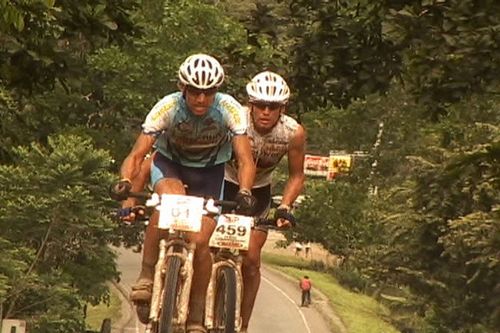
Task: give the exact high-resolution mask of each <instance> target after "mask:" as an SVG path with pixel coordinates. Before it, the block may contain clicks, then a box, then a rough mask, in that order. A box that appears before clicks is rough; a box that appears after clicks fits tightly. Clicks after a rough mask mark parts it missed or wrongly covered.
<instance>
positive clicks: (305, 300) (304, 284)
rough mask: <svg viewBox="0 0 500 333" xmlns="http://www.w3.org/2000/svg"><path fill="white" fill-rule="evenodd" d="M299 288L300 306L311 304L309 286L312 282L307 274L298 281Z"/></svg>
mask: <svg viewBox="0 0 500 333" xmlns="http://www.w3.org/2000/svg"><path fill="white" fill-rule="evenodd" d="M299 286H300V290H302V304H301V306H308V305H309V304H311V287H312V283H311V280H309V276H307V275H305V276H304V277H303V278H302V279H301V280H300V283H299Z"/></svg>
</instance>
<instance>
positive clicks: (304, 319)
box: [262, 276, 311, 333]
mask: <svg viewBox="0 0 500 333" xmlns="http://www.w3.org/2000/svg"><path fill="white" fill-rule="evenodd" d="M262 279H263V280H264V281H266V282H267V283H269V285H270V286H271V287H273V288H274V289H276V290H277V291H279V292H280V293H282V294H283V295H284V296H285V297H286V298H287V299H288V300H289V301H290V303H292V304H293V305H295V308H296V309H297V312H298V313H300V316H301V317H302V321H303V322H304V326H305V327H306V329H307V333H311V329H310V328H309V325H308V324H307V320H306V317H305V316H304V313H303V312H302V310H301V309H300V308H299V306H298V305H297V303H295V301H294V300H293V299H292V298H291V297H290V296H288V295H287V294H286V293H285V292H284V291H283V290H282V289H281V288H280V287H278V286H277V285H275V284H274V283H272V282H271V281H269V279H267V278H265V277H264V276H262Z"/></svg>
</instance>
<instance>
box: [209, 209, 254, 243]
mask: <svg viewBox="0 0 500 333" xmlns="http://www.w3.org/2000/svg"><path fill="white" fill-rule="evenodd" d="M252 225H253V217H250V216H241V215H235V214H225V215H220V216H219V218H218V221H217V227H216V228H215V231H214V232H213V234H212V237H211V238H210V244H209V245H210V246H212V247H219V248H226V249H234V250H248V245H249V243H250V232H251V231H252Z"/></svg>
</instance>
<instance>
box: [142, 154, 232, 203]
mask: <svg viewBox="0 0 500 333" xmlns="http://www.w3.org/2000/svg"><path fill="white" fill-rule="evenodd" d="M164 178H174V179H179V180H180V181H181V182H182V183H183V184H184V185H186V186H187V189H186V193H187V194H188V195H193V196H199V197H212V198H214V199H220V198H221V197H222V185H223V182H224V164H218V165H214V166H209V167H204V168H194V167H188V166H184V165H181V164H178V163H176V162H173V161H171V160H169V159H168V158H166V157H165V156H163V155H162V154H160V153H159V152H157V153H156V154H155V155H154V158H153V163H151V184H153V188H154V185H155V184H156V183H157V182H158V181H159V180H161V179H164Z"/></svg>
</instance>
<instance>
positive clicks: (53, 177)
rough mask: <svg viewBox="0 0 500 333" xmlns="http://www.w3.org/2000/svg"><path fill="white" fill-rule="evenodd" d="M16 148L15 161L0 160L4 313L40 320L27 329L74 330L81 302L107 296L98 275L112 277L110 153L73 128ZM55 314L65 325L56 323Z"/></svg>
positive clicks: (93, 300)
mask: <svg viewBox="0 0 500 333" xmlns="http://www.w3.org/2000/svg"><path fill="white" fill-rule="evenodd" d="M16 154H17V155H16V162H17V163H16V165H3V166H0V183H1V184H2V191H1V192H0V200H1V201H2V203H3V204H2V206H1V208H0V215H1V217H0V224H1V225H2V229H1V231H0V237H1V239H2V247H3V248H5V250H6V251H5V253H6V254H10V257H9V256H7V259H8V260H7V261H6V262H5V264H4V263H3V261H2V265H1V267H2V270H1V271H0V276H1V277H2V280H3V281H5V284H3V283H2V287H1V288H0V290H3V296H2V300H3V305H4V311H5V313H4V315H5V316H6V317H7V318H8V317H11V316H16V317H24V316H26V317H27V318H28V319H30V320H33V321H34V323H33V325H35V326H36V327H40V328H39V330H34V332H45V331H47V332H48V331H51V329H52V328H53V330H52V332H77V331H78V330H76V328H75V327H76V326H74V325H77V326H78V325H80V324H81V323H82V320H83V311H82V310H81V306H82V305H83V303H84V302H92V303H98V302H99V301H100V300H102V299H103V298H105V297H107V292H108V291H107V287H106V285H105V283H106V281H108V280H110V279H113V278H116V277H117V276H118V275H117V272H116V269H115V266H114V254H113V253H112V252H111V250H110V249H109V248H108V246H107V244H108V243H109V241H110V240H111V239H112V237H113V236H112V234H113V231H114V228H115V227H114V225H113V223H112V221H111V220H110V219H109V218H108V217H107V215H108V211H109V210H110V208H111V207H112V203H111V202H110V200H109V199H107V184H109V183H110V181H111V179H112V177H111V174H110V173H109V172H108V168H109V164H110V160H111V158H110V156H109V154H108V153H107V152H105V151H103V150H97V149H95V148H93V146H92V143H91V141H90V140H89V139H88V138H84V137H79V136H75V135H66V136H57V137H49V141H48V147H46V148H44V147H43V146H41V145H38V144H33V145H32V146H31V147H29V148H23V147H19V148H17V149H16ZM12 244H16V247H17V248H18V249H19V250H17V251H14V249H13V247H12ZM2 252H4V251H2ZM96 272H99V273H98V274H96ZM63 309H65V310H63ZM67 309H72V310H71V311H67ZM78 309H79V310H78ZM49 318H50V320H49ZM64 318H66V319H64ZM58 320H62V321H63V322H67V324H68V325H69V326H66V324H64V325H60V324H56V325H59V326H57V327H59V328H57V330H56V328H54V326H53V325H54V324H55V322H56V321H58ZM47 321H54V323H52V324H50V325H49V324H48V326H47V325H45V324H42V323H43V322H47ZM48 327H52V328H51V329H49V328H48Z"/></svg>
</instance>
